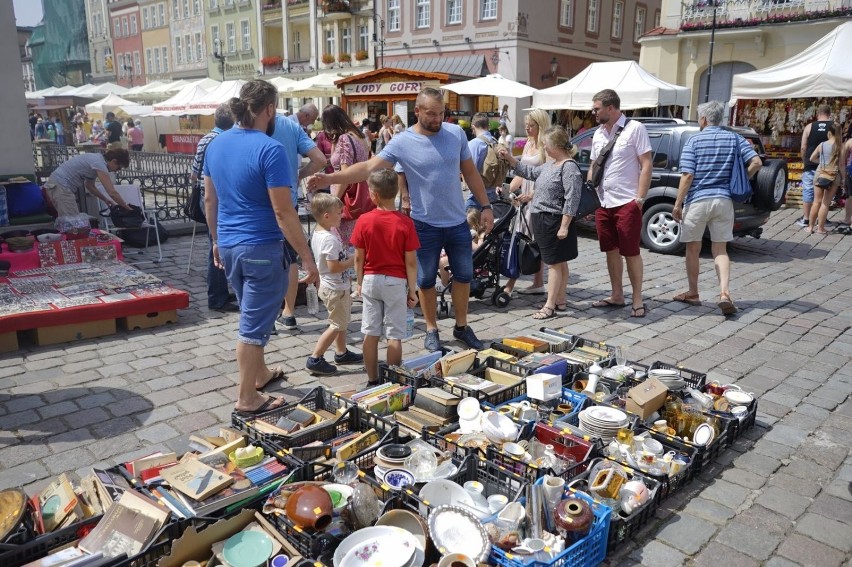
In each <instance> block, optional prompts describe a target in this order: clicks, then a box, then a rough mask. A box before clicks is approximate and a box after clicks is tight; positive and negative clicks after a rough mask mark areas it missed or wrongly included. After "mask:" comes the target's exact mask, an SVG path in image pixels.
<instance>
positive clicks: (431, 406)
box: [414, 388, 461, 418]
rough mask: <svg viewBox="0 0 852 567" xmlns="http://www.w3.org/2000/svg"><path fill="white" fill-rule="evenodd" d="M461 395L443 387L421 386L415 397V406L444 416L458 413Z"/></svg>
mask: <svg viewBox="0 0 852 567" xmlns="http://www.w3.org/2000/svg"><path fill="white" fill-rule="evenodd" d="M460 400H461V398H460V397H458V396H456V395H454V394H452V393H450V392H447V391H446V390H442V389H441V388H421V389H419V390H417V397H416V398H414V407H416V408H420V409H423V410H426V411H428V412H430V413H433V414H435V415H437V416H439V417H442V418H448V417H449V418H452V417H455V416H456V415H458V404H459V401H460Z"/></svg>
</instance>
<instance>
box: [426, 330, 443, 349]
mask: <svg viewBox="0 0 852 567" xmlns="http://www.w3.org/2000/svg"><path fill="white" fill-rule="evenodd" d="M423 348H425V349H426V350H428V351H430V352H436V351H439V350H441V338H440V337H439V336H438V329H435V330H434V331H426V338H425V339H423Z"/></svg>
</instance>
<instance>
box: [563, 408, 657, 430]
mask: <svg viewBox="0 0 852 567" xmlns="http://www.w3.org/2000/svg"><path fill="white" fill-rule="evenodd" d="M592 406H605V407H608V408H613V409H617V410H618V411H623V412H624V413H625V414H627V418H628V420H629V421H628V423H627V427H628V428H629V429H632V430H634V431H635V430H636V429H637V428H638V427H639V424H640V423H642V419H641V418H640V417H639V416H638V415H636V414H635V413H633V412H629V411H627V410H626V409H624V408H623V407H619V406H617V405H615V404H613V403H609V402H596V401H593V400H589V401H588V402H587V403H586V405H585V406H584V407H583V409H588V408H590V407H592ZM581 411H582V410H581ZM564 424H568V425H572V426H574V427H577V428H579V426H580V412H577V413H576V414H575V415H572V416H569V417H567V418H565V419H562V420H560V421H558V422H556V423H554V424H553V425H555V426H556V427H560V426H564ZM578 430H579V429H578ZM581 435H588V434H587V433H585V432H582V433H581Z"/></svg>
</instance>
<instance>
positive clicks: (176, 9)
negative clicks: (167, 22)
mask: <svg viewBox="0 0 852 567" xmlns="http://www.w3.org/2000/svg"><path fill="white" fill-rule="evenodd" d="M172 19H173V20H179V19H180V2H178V0H172Z"/></svg>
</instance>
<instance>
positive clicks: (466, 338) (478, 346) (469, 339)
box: [453, 325, 485, 350]
mask: <svg viewBox="0 0 852 567" xmlns="http://www.w3.org/2000/svg"><path fill="white" fill-rule="evenodd" d="M453 336H454V337H455V338H457V339H458V340H460V341H461V342H463V343H464V344H466V345H467V346H468V347H470V348H472V349H474V350H482V349H484V348H485V345H483V344H482V341H480V340H479V339H477V338H476V335H475V334H474V332H473V329H471V328H470V326H469V325H468V326H466V327H465V328H464V329H462V330H461V331H459V330H458V329H453Z"/></svg>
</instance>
